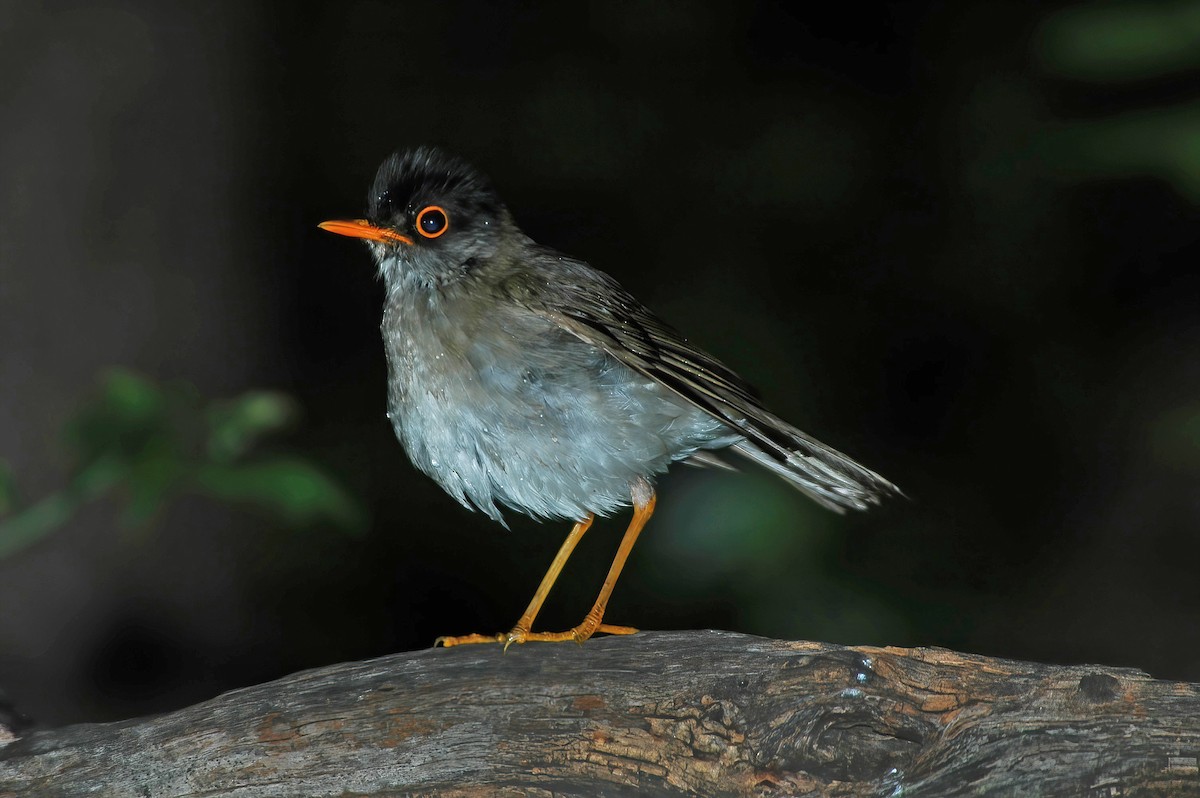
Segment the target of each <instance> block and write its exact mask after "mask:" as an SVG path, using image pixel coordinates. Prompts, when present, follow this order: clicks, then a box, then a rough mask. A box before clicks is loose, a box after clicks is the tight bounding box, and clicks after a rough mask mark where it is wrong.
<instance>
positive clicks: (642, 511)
mask: <svg viewBox="0 0 1200 798" xmlns="http://www.w3.org/2000/svg"><path fill="white" fill-rule="evenodd" d="M654 502H655V497H654V489H653V488H652V487H650V484H649V483H648V482H646V481H644V480H639V481H638V482H636V483H634V485H633V519H632V520H630V522H629V528H628V529H626V530H625V536H624V537H623V538H621V545H620V547H618V548H617V556H616V557H614V558H613V562H612V565H611V566H610V567H609V569H608V576H606V577H605V578H604V584H603V585H602V586H601V587H600V595H598V596H596V603H595V604H593V605H592V608H591V610H589V611H588V614H587V615H586V616H585V617H584V619H583V621H582V622H581V623H580V624H579V625H578V626H576V627H574V628H573V629H568V630H567V631H565V632H529V631H527V630H526V633H525V635H524V636H523V637H521V638H520V639H513V637H512V634H513V633H512V632H510V633H509V637H508V640H507V641H506V642H505V648H507V647H508V646H509V645H510V644H512V643H524V642H527V641H535V640H536V641H541V642H548V643H557V642H561V641H564V640H574V641H575V642H576V643H582V642H583V641H584V640H587V639H588V638H589V637H591V636H592V635H594V634H595V633H596V632H603V633H605V634H610V635H629V634H633V633H634V632H636V631H637V629H634V628H633V627H631V626H613V625H612V624H607V623H601V621H602V620H603V619H604V610H605V609H606V608H607V607H608V599H609V597H611V596H612V592H613V588H615V587H616V586H617V580H618V579H619V578H620V577H621V569H622V568H624V567H625V561H626V560H627V559H629V553H630V552H631V551H633V544H635V543H637V539H638V535H639V534H641V531H642V528H643V527H644V526H646V522H647V521H649V520H650V516H651V515H653V514H654ZM516 631H517V630H516V629H514V630H513V632H516Z"/></svg>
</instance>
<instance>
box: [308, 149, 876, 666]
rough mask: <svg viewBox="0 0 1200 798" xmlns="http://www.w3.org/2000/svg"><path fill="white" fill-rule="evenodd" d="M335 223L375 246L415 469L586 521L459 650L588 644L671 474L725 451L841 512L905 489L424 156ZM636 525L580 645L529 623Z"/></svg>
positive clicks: (440, 161)
mask: <svg viewBox="0 0 1200 798" xmlns="http://www.w3.org/2000/svg"><path fill="white" fill-rule="evenodd" d="M321 227H322V228H324V229H325V230H328V231H330V232H333V233H339V234H341V235H347V236H353V237H355V238H361V239H363V240H364V241H365V242H366V244H367V246H368V247H369V248H370V251H371V255H372V256H373V257H374V258H375V262H376V264H377V265H378V267H379V273H380V275H381V276H382V277H383V282H384V284H385V286H386V289H387V298H386V300H385V306H384V309H383V341H384V348H385V351H386V354H387V362H388V372H389V376H388V410H389V415H390V417H391V420H392V425H393V427H394V428H395V430H396V435H397V437H399V438H400V442H401V443H402V444H403V445H404V448H405V449H406V450H407V451H408V455H409V457H410V458H411V459H412V462H413V464H414V465H415V466H416V467H417V468H418V469H420V470H421V471H423V472H425V473H426V474H428V475H429V476H430V477H432V478H433V479H434V480H435V481H436V482H437V483H438V484H439V485H441V486H442V487H443V488H444V489H445V490H446V492H447V493H449V494H450V495H451V496H453V497H454V498H455V499H457V500H458V501H459V502H460V503H461V504H463V505H464V506H466V507H468V508H471V509H478V510H480V511H482V512H484V513H486V514H487V515H488V516H489V517H491V518H493V519H495V520H497V521H501V523H503V520H502V518H501V515H500V509H499V507H500V506H504V507H509V508H512V509H514V510H518V511H520V512H522V513H525V514H527V515H530V516H533V517H534V518H555V519H566V520H570V521H573V522H574V524H575V525H574V527H573V528H572V529H571V532H570V534H569V535H568V536H567V539H566V541H565V542H564V543H563V545H562V547H561V549H560V550H559V552H558V555H557V556H556V557H555V558H554V562H553V563H552V564H551V566H550V569H549V570H548V571H547V573H546V576H545V577H544V578H543V579H542V583H541V585H540V586H539V587H538V589H537V592H536V593H535V594H534V597H533V600H532V601H531V602H530V604H529V607H528V608H527V609H526V610H525V613H524V614H523V615H522V616H521V617H520V619H519V620H518V621H517V623H516V625H515V626H513V628H512V629H511V630H510V631H508V632H501V633H500V634H496V635H479V634H471V635H463V636H459V637H443V638H439V642H440V643H442V644H443V645H446V646H453V645H461V644H464V643H484V642H488V643H493V642H499V643H503V644H504V645H505V647H506V648H507V647H508V646H509V645H511V644H512V643H523V642H526V641H532V640H543V641H560V640H575V641H580V642H582V641H583V640H586V639H587V638H589V637H591V636H592V635H593V634H595V633H596V632H606V633H609V634H629V633H631V632H634V631H635V630H634V629H632V628H630V627H625V626H614V625H612V624H606V623H603V618H604V610H605V607H606V606H607V604H608V600H609V597H610V595H611V594H612V590H613V587H614V586H615V584H616V582H617V578H618V577H619V576H620V573H621V568H622V567H623V566H624V564H625V560H626V559H627V558H628V556H629V553H630V550H631V549H632V548H633V545H634V543H635V542H636V541H637V537H638V534H639V533H640V532H641V530H642V527H643V526H645V524H646V521H647V520H648V519H649V518H650V515H651V513H653V511H654V502H655V492H654V481H655V478H656V477H657V476H658V475H659V474H662V473H663V472H664V471H666V470H667V468H668V467H669V466H670V465H671V464H672V463H675V462H680V461H687V462H691V463H694V464H699V465H722V464H723V462H722V460H721V459H719V457H718V455H717V452H719V451H721V450H730V451H732V452H733V453H734V454H737V455H739V456H741V457H743V458H746V459H748V460H751V461H752V462H754V463H757V464H758V465H760V466H762V467H764V468H766V469H768V470H770V471H772V472H774V473H775V474H778V475H779V476H780V477H782V478H783V479H785V480H786V481H787V482H788V483H789V484H791V485H793V486H794V487H796V488H798V489H799V490H800V491H801V492H803V493H804V494H805V495H807V496H808V497H809V498H811V499H813V500H814V501H816V502H817V503H818V504H821V505H822V506H824V507H827V508H829V509H831V510H834V511H837V512H842V511H844V510H845V509H851V510H863V509H866V508H867V507H868V506H870V505H872V504H876V503H878V502H879V501H880V499H882V498H883V497H885V496H888V495H889V494H898V493H899V490H898V489H897V488H896V486H895V485H893V484H892V483H891V482H888V481H887V480H886V479H884V478H883V477H881V476H880V475H879V474H876V473H875V472H874V471H871V470H870V469H867V468H865V467H863V466H861V465H859V464H858V463H856V462H855V461H854V460H852V459H850V458H849V457H847V456H846V455H844V454H842V453H841V452H838V451H836V450H834V449H831V448H830V447H828V446H826V445H825V444H823V443H821V442H819V441H817V440H814V439H813V438H811V437H809V436H808V435H806V434H805V433H803V432H801V431H800V430H799V429H797V428H796V427H793V426H792V425H791V424H788V423H787V422H786V421H784V420H783V419H781V418H779V417H778V416H776V415H774V414H773V413H771V411H769V410H768V409H767V408H766V407H765V406H764V405H763V403H762V402H761V401H760V399H759V397H758V394H757V393H756V392H755V391H754V389H752V388H751V387H750V386H749V385H748V384H746V382H745V381H744V380H743V379H742V378H741V377H739V376H738V375H737V374H735V373H734V372H733V371H731V370H730V369H729V368H727V367H726V366H725V365H724V364H722V363H721V362H720V361H718V360H717V359H716V358H714V357H713V356H712V355H709V354H707V353H705V352H704V351H702V350H700V349H698V348H696V347H695V346H694V345H692V344H691V343H689V342H688V340H687V339H686V338H684V337H683V335H681V334H680V333H679V332H677V331H676V330H675V329H674V328H673V327H671V326H670V325H668V324H666V323H665V322H663V321H662V320H660V319H659V318H658V317H657V316H655V315H654V314H653V313H652V312H651V311H649V310H648V309H646V307H645V306H644V305H642V303H641V302H639V301H638V300H637V299H635V298H634V297H633V296H632V295H630V294H629V293H628V292H627V291H625V290H624V289H623V288H621V286H620V285H618V284H617V282H616V281H615V280H613V279H612V278H611V277H609V276H608V275H606V274H604V273H602V272H599V271H597V270H596V269H593V268H592V267H591V266H589V265H588V264H586V263H584V262H583V261H580V260H576V259H574V258H571V257H568V256H566V255H563V254H561V253H559V252H556V251H554V250H553V249H550V248H549V247H545V246H542V245H541V244H538V243H536V242H535V241H533V240H531V239H530V238H529V237H528V236H527V235H525V234H524V233H523V232H521V229H520V228H519V227H517V224H516V222H515V221H514V220H513V217H512V215H511V214H510V213H509V211H508V209H507V208H506V207H505V206H504V203H502V202H501V201H500V197H499V196H498V195H497V194H496V192H495V190H494V189H493V188H492V186H491V184H490V182H489V181H488V180H487V178H485V177H484V176H483V175H482V174H480V173H479V172H477V171H476V170H475V169H473V168H471V167H470V166H468V165H467V164H466V163H464V162H463V161H461V160H459V159H458V158H455V157H452V156H448V155H446V154H444V153H442V152H440V151H438V150H435V149H430V148H420V149H416V150H411V151H409V152H403V153H397V154H395V155H392V156H391V157H390V158H388V159H387V160H386V161H384V162H383V165H382V166H380V168H379V172H378V174H377V175H376V176H375V183H374V185H373V186H372V187H371V193H370V197H369V200H368V206H367V218H366V219H356V220H352V221H330V222H324V223H322V224H321ZM628 505H632V506H633V518H632V520H631V521H630V524H629V527H628V529H627V530H626V532H625V536H624V537H623V538H622V540H621V544H620V548H619V549H618V551H617V555H616V557H615V558H614V560H613V564H612V567H611V568H610V570H609V572H608V576H607V578H606V579H605V580H604V585H603V586H602V588H601V590H600V594H599V596H598V597H597V598H596V602H595V605H594V606H593V607H592V609H591V611H590V612H588V614H587V616H586V617H585V618H584V619H583V621H582V622H581V623H580V624H579V625H578V626H576V627H574V628H573V629H569V630H567V631H565V632H534V631H532V629H531V627H532V626H533V622H534V619H535V618H536V617H537V613H538V611H539V610H540V609H541V606H542V603H543V602H544V601H545V599H546V596H547V594H548V593H549V592H550V588H551V587H552V586H553V585H554V581H555V579H556V578H557V577H558V574H559V572H560V571H561V570H562V568H563V566H564V565H565V564H566V561H567V558H568V557H569V556H570V555H571V551H572V550H573V549H574V548H575V545H576V544H577V543H578V542H579V540H580V539H581V538H582V537H583V535H584V533H585V532H586V531H587V529H588V527H589V526H590V525H591V523H592V520H593V519H594V517H595V516H596V515H597V514H599V515H606V514H608V513H611V512H613V511H615V510H618V509H620V508H622V507H626V506H628Z"/></svg>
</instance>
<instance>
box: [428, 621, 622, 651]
mask: <svg viewBox="0 0 1200 798" xmlns="http://www.w3.org/2000/svg"><path fill="white" fill-rule="evenodd" d="M636 632H637V629H635V628H633V627H632V626H616V625H615V624H611V623H599V622H596V621H592V620H591V616H588V617H587V618H585V619H584V620H583V623H581V624H579V625H578V626H576V627H574V628H571V629H568V630H566V631H565V632H531V631H529V630H528V629H525V628H522V627H520V626H514V627H513V628H512V629H510V630H509V631H508V632H500V633H499V634H494V635H481V634H470V635H459V636H456V637H451V636H442V637H439V638H438V639H437V640H434V641H433V645H434V646H435V647H436V646H442V647H443V648H451V647H453V646H465V645H471V644H474V643H500V644H502V645H503V646H504V650H505V651H508V647H509V646H511V645H512V644H513V643H565V642H570V641H574V642H576V643H582V642H583V641H584V640H587V639H588V638H589V637H591V636H592V635H594V634H606V635H631V634H635V633H636Z"/></svg>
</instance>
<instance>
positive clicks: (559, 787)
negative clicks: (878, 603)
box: [0, 632, 1200, 798]
mask: <svg viewBox="0 0 1200 798" xmlns="http://www.w3.org/2000/svg"><path fill="white" fill-rule="evenodd" d="M1198 756H1200V685H1196V684H1188V683H1181V682H1165V681H1156V680H1154V679H1151V678H1150V677H1149V676H1147V675H1145V674H1143V673H1140V672H1138V671H1133V670H1125V669H1118V668H1109V667H1099V666H1078V667H1059V666H1052V665H1036V664H1030V663H1025V662H1014V661H1009V660H999V659H992V658H988V657H983V656H976V655H971V654H960V653H956V652H953V651H947V650H943V649H901V648H872V647H866V646H858V647H847V646H837V645H827V644H821V643H805V642H783V641H776V640H767V639H762V638H756V637H748V636H745V635H738V634H730V633H725V632H670V633H641V634H638V635H634V636H632V637H623V638H603V639H594V640H590V641H588V642H587V643H586V644H585V645H583V646H577V645H573V644H565V643H558V644H532V643H531V644H527V645H524V646H514V647H513V648H511V649H510V650H509V651H508V653H507V654H504V653H502V652H501V650H500V647H499V646H490V645H489V646H463V647H460V648H453V649H429V650H425V651H418V652H413V653H406V654H397V655H394V656H389V657H383V658H381V659H376V660H370V661H366V662H353V663H346V664H341V665H334V666H331V667H326V668H320V669H318V670H312V671H306V672H303V673H298V674H295V675H293V676H288V677H286V678H283V679H280V680H278V681H274V682H270V683H268V684H263V685H259V686H257V687H250V688H246V689H242V690H236V691H234V692H230V693H226V694H225V695H222V696H219V697H217V698H214V699H212V700H210V701H206V702H204V703H202V704H198V705H196V706H193V707H188V708H186V709H181V710H179V711H176V712H172V713H169V714H166V715H161V716H156V717H150V718H139V719H135V720H129V721H123V722H119V723H109V724H101V725H80V726H70V727H67V728H62V729H54V730H49V731H40V732H33V733H30V734H27V735H26V736H23V737H20V738H18V739H16V740H14V741H12V742H9V743H8V744H7V745H0V796H4V797H5V798H9V797H12V796H21V797H22V798H27V797H28V796H82V795H88V796H143V797H145V798H151V797H157V796H218V795H219V796H236V798H268V797H271V798H274V796H288V797H289V798H290V797H291V796H409V795H413V796H415V795H446V796H518V795H520V796H551V795H554V796H588V797H589V798H595V797H596V796H625V795H637V796H664V798H665V796H696V795H701V796H894V797H895V798H900V796H905V797H906V798H917V797H918V796H958V795H996V796H1001V795H1003V796H1014V795H1020V796H1075V795H1078V796H1089V797H1091V798H1102V797H1104V796H1160V795H1161V796H1168V795H1169V796H1178V795H1200V770H1198V761H1197V757H1198Z"/></svg>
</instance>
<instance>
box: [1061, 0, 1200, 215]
mask: <svg viewBox="0 0 1200 798" xmlns="http://www.w3.org/2000/svg"><path fill="white" fill-rule="evenodd" d="M1037 50H1038V56H1039V57H1040V59H1041V62H1042V65H1043V67H1044V68H1045V69H1046V70H1047V71H1048V72H1049V73H1050V74H1053V75H1057V76H1059V77H1062V78H1067V79H1070V80H1077V81H1083V82H1085V83H1095V84H1109V85H1128V84H1134V83H1137V82H1141V81H1152V80H1161V79H1162V78H1163V77H1164V76H1168V75H1171V74H1178V73H1182V72H1185V71H1189V70H1194V69H1196V68H1198V67H1200V4H1197V3H1194V2H1182V3H1142V2H1127V3H1089V4H1084V5H1080V6H1076V7H1073V8H1070V9H1067V10H1064V11H1061V12H1059V13H1057V14H1055V15H1053V16H1051V17H1049V18H1048V19H1047V20H1046V21H1045V22H1044V23H1043V24H1042V26H1041V28H1040V30H1039V36H1038V47H1037ZM1049 145H1050V152H1049V156H1050V158H1051V160H1052V161H1053V162H1054V163H1056V164H1058V165H1059V166H1060V167H1061V168H1062V169H1064V170H1065V171H1066V172H1067V173H1068V176H1070V177H1075V176H1085V177H1086V176H1101V177H1130V176H1136V175H1151V176H1154V177H1158V178H1160V179H1162V180H1165V181H1167V182H1169V183H1171V184H1172V185H1174V186H1175V187H1176V189H1178V190H1179V191H1180V192H1182V193H1183V194H1185V195H1186V196H1188V197H1189V198H1190V199H1191V200H1192V201H1194V202H1200V104H1198V103H1173V104H1169V105H1164V106H1162V107H1157V108H1144V109H1135V110H1125V111H1122V112H1121V113H1118V114H1114V115H1110V116H1105V117H1101V118H1098V119H1092V120H1087V121H1082V122H1076V123H1065V124H1063V125H1062V126H1061V128H1060V129H1059V130H1058V132H1057V134H1056V135H1053V136H1051V137H1050V139H1049Z"/></svg>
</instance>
